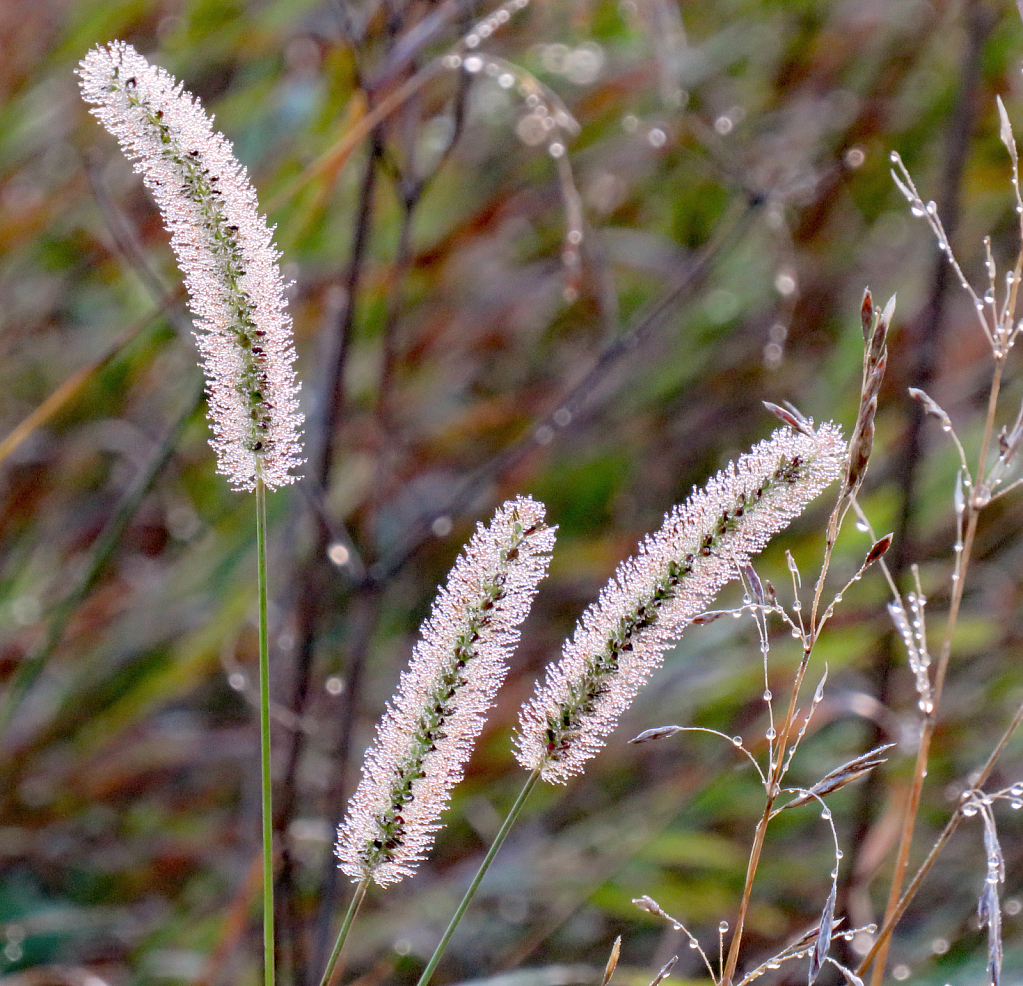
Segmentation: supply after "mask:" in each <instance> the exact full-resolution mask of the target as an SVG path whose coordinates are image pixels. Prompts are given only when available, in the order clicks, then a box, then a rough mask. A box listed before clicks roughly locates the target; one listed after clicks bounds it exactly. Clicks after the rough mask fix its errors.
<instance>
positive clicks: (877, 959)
mask: <svg viewBox="0 0 1023 986" xmlns="http://www.w3.org/2000/svg"><path fill="white" fill-rule="evenodd" d="M1003 365H1004V361H1003V360H1002V359H996V361H995V372H994V376H993V378H992V381H991V393H990V395H989V396H988V410H987V419H986V420H985V422H984V437H983V440H982V441H981V446H980V454H979V456H978V462H977V485H976V487H975V491H974V495H973V496H971V497H970V502H969V506H968V514H967V520H966V534H965V537H964V538H963V550H962V552H960V554H959V556H958V557H957V558H956V564H955V580H954V582H953V585H952V599H951V601H950V604H949V610H948V621H947V622H946V624H945V636H944V639H943V640H942V642H941V654H940V656H939V658H938V666H937V669H936V671H935V674H934V691H933V696H932V700H931V708H930V710H929V711H928V713H927V716H926V718H925V719H924V724H923V730H922V732H921V735H920V746H919V747H918V749H917V757H916V766H915V767H914V770H913V786H912V788H911V789H910V792H909V800H908V801H907V803H906V810H905V815H904V816H903V822H902V837H901V839H900V842H899V852H898V856H897V857H896V861H895V872H894V873H893V875H892V886H891V891H890V893H889V895H888V906H887V907H886V908H885V916H884V921H883V922H882V929H886V930H883V931H882V932H881V933H879V934H878V937H877V941H876V942H875V947H874V948H873V949H872V952H873V953H874V970H873V972H872V973H871V979H870V982H871V986H880V983H881V979H882V978H883V976H884V967H885V963H886V961H887V959H888V948H889V946H890V944H891V932H892V928H893V927H894V915H895V912H896V911H897V910H898V908H899V904H900V900H901V898H902V884H903V881H904V880H905V878H906V870H907V868H908V866H909V850H910V846H911V844H912V841H913V830H914V828H915V825H916V816H917V813H918V812H919V810H920V798H921V795H922V794H923V786H924V779H925V778H926V776H927V760H928V756H929V754H930V748H931V739H932V737H933V736H934V729H935V726H936V725H937V717H938V705H939V703H940V702H941V693H942V689H943V688H944V685H945V675H946V673H947V671H948V662H949V658H950V657H951V654H952V635H953V633H954V632H955V628H956V624H957V622H958V620H959V607H960V604H961V603H962V600H963V586H964V584H965V582H966V569H967V568H968V566H969V564H970V555H971V552H972V549H973V540H974V536H975V535H976V533H977V521H978V519H979V517H980V511H981V509H982V508H983V506H984V499H983V496H984V494H983V492H982V491H984V489H985V487H986V478H985V465H986V462H987V456H988V449H989V448H990V445H991V435H992V432H993V429H994V422H995V410H996V408H997V404H998V393H999V390H1000V389H1001V382H1002V368H1003Z"/></svg>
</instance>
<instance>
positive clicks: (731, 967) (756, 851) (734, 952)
mask: <svg viewBox="0 0 1023 986" xmlns="http://www.w3.org/2000/svg"><path fill="white" fill-rule="evenodd" d="M812 632H813V631H812V628H811V636H812ZM810 646H812V645H808V646H807V647H806V648H805V649H804V651H803V657H802V660H800V662H799V669H798V670H797V671H796V677H795V681H794V682H793V686H792V697H791V698H790V699H789V707H788V711H787V712H786V714H785V722H784V725H783V726H782V728H781V732H780V733H779V735H778V753H777V756H776V758H775V760H774V762H773V763H771V764H769V765H768V774H767V777H768V781H767V785H766V786H767V803H766V804H765V805H764V813H763V814H762V815H761V816H760V821H759V822H757V828H756V832H754V834H753V845H752V847H751V849H750V856H749V864H748V865H747V867H746V883H745V885H744V886H743V889H742V900H741V901H740V902H739V913H738V914H737V915H736V918H735V931H734V932H733V933H732V940H731V942H730V943H729V946H728V959H727V961H726V963H725V968H724V971H723V972H722V973H721V979H720V980H719V986H732V979H733V978H734V976H735V968H736V966H737V965H738V964H739V946H740V945H741V944H742V932H743V928H744V926H745V924H746V914H747V913H748V911H749V905H750V899H751V897H752V895H753V881H754V879H755V877H756V875H757V867H758V866H759V865H760V854H761V852H762V851H763V848H764V839H765V838H766V837H767V825H768V823H769V822H770V820H771V812H772V809H773V808H774V802H775V799H776V798H777V797H778V793H779V789H780V786H781V783H780V782H781V775H782V771H783V770H784V766H783V764H784V763H785V748H786V747H787V745H788V741H789V737H790V736H791V734H792V724H793V722H795V718H796V699H797V697H798V695H799V689H800V687H801V686H802V684H803V676H804V675H805V674H806V666H807V664H808V663H809V661H810Z"/></svg>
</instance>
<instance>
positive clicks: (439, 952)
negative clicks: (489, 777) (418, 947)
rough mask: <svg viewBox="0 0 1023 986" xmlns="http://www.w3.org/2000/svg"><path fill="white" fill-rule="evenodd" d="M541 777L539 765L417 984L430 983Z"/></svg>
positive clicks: (417, 985)
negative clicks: (452, 937) (491, 865)
mask: <svg viewBox="0 0 1023 986" xmlns="http://www.w3.org/2000/svg"><path fill="white" fill-rule="evenodd" d="M539 779H540V768H539V767H537V768H536V769H535V770H534V771H533V773H531V774H530V775H529V779H528V780H527V781H526V784H525V786H524V787H523V788H522V790H521V791H520V792H519V796H518V797H517V798H516V799H515V804H513V805H512V806H511V810H510V811H509V812H508V817H507V818H506V819H505V820H504V823H503V824H502V825H501V828H500V829H499V830H498V832H497V835H495V836H494V841H493V842H492V843H491V845H490V848H489V849H488V850H487V854H486V856H484V857H483V862H482V863H480V868H479V869H478V870H477V871H476V875H475V876H474V877H473V878H472V883H470V884H469V889H468V890H466V892H465V896H464V897H463V898H462V903H461V904H459V905H458V910H457V911H455V913H454V915H453V916H452V918H451V921H450V923H449V924H448V929H447V931H445V932H444V937H443V938H441V940H440V941H439V942H438V944H437V947H436V948H435V949H434V952H433V956H432V957H431V958H430V961H429V962H428V963H427V964H426V968H425V969H424V970H423V974H422V975H421V976H420V977H419V982H418V983H416V986H426V984H427V983H429V981H430V977H431V976H432V975H433V972H434V970H435V969H436V968H437V963H438V962H440V960H441V956H443V954H444V951H445V949H446V948H447V947H448V942H450V941H451V936H452V935H453V934H454V933H455V929H456V928H457V927H458V924H459V922H460V921H461V920H462V917H463V915H464V914H465V912H466V910H467V909H468V907H469V904H471V903H472V899H473V897H475V896H476V891H477V889H479V885H480V882H481V881H482V880H483V877H484V876H485V874H486V872H487V870H489V869H490V864H491V863H492V862H493V861H494V857H495V856H496V855H497V850H498V849H500V848H501V844H502V843H503V842H504V840H505V839H506V838H507V837H508V833H509V832H510V831H511V829H512V826H513V825H514V824H515V821H516V819H517V818H518V817H519V815H520V814H521V812H522V809H523V807H524V806H525V804H526V799H527V798H528V797H529V793H530V792H531V791H532V790H533V788H534V787H535V786H536V782H537V781H538V780H539Z"/></svg>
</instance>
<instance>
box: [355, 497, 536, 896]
mask: <svg viewBox="0 0 1023 986" xmlns="http://www.w3.org/2000/svg"><path fill="white" fill-rule="evenodd" d="M553 546H554V530H553V529H552V528H549V527H547V526H546V525H545V524H544V507H543V504H541V503H538V502H537V501H535V500H532V499H531V498H529V497H519V498H518V499H516V500H511V501H509V502H507V503H505V504H504V505H503V506H502V507H501V508H500V509H499V510H498V511H497V514H496V515H495V517H494V519H493V521H492V522H491V524H490V527H489V528H485V527H483V525H482V524H481V525H479V527H478V528H477V531H476V534H475V535H474V536H473V538H472V540H471V541H470V542H469V544H468V545H467V546H466V548H465V553H464V554H463V555H462V556H461V557H459V559H458V561H457V562H456V563H455V567H454V569H452V571H451V575H450V576H449V578H448V583H447V585H446V586H445V587H444V588H443V589H442V590H441V591H440V594H439V595H438V596H437V600H436V602H435V603H434V605H433V609H432V611H431V613H430V616H429V618H428V619H427V620H426V622H425V623H424V624H423V627H422V639H421V641H420V642H419V643H418V644H417V645H416V648H415V651H414V653H413V655H412V661H411V663H410V665H409V668H408V670H407V671H405V672H404V673H403V674H402V676H401V684H400V686H399V688H398V693H397V695H395V697H394V699H393V704H391V705H389V706H388V709H387V712H386V714H385V715H384V717H383V720H382V721H381V723H380V725H379V727H378V729H377V738H376V742H375V743H374V744H373V746H372V747H371V748H370V749H369V751H368V752H367V754H366V762H365V766H364V768H363V772H362V780H361V782H360V784H359V787H358V789H357V791H356V792H355V795H354V797H353V798H352V800H351V802H350V803H349V807H348V814H347V816H346V818H345V820H344V822H343V823H342V825H341V827H340V829H339V830H338V844H337V855H338V857H339V859H340V860H341V863H340V866H341V869H342V870H344V872H345V873H347V874H348V875H349V876H350V877H352V878H353V879H354V880H361V879H363V878H366V877H368V878H370V879H372V880H373V881H374V882H375V883H377V884H378V885H380V886H385V885H387V884H390V883H396V882H397V881H399V880H401V879H403V878H404V877H406V876H410V875H411V874H412V872H413V871H414V870H415V868H416V866H417V864H418V863H419V862H420V860H422V859H423V858H424V856H425V853H426V851H427V850H428V849H429V848H430V846H431V845H432V843H433V834H434V832H435V831H436V830H437V829H438V828H439V827H440V822H439V817H440V814H441V812H442V811H443V810H444V807H445V806H446V804H447V800H448V795H449V793H450V791H451V789H452V788H453V787H454V786H455V784H457V783H458V782H459V781H460V780H461V778H462V773H463V771H464V767H465V762H466V761H467V760H468V758H469V755H470V754H471V753H472V748H473V744H474V743H475V741H476V737H477V736H478V735H479V733H480V730H481V729H482V728H483V723H484V720H485V718H486V715H487V712H488V710H489V709H490V706H491V704H492V702H493V699H494V694H495V693H496V691H497V689H498V687H499V685H500V684H501V682H502V681H503V680H504V676H505V672H506V670H507V667H506V664H507V658H508V655H509V654H510V653H511V651H512V649H513V648H514V646H515V644H516V643H517V641H518V638H519V625H520V624H521V623H522V621H523V620H524V619H525V618H526V616H527V615H528V614H529V608H530V605H531V603H532V600H533V596H534V595H535V594H536V590H537V586H538V585H539V583H540V580H541V579H542V578H543V577H544V575H545V574H546V571H547V562H548V560H549V558H550V552H551V549H552V548H553Z"/></svg>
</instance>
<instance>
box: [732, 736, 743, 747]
mask: <svg viewBox="0 0 1023 986" xmlns="http://www.w3.org/2000/svg"><path fill="white" fill-rule="evenodd" d="M732 743H733V744H734V745H735V746H742V737H741V736H733V737H732Z"/></svg>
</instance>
